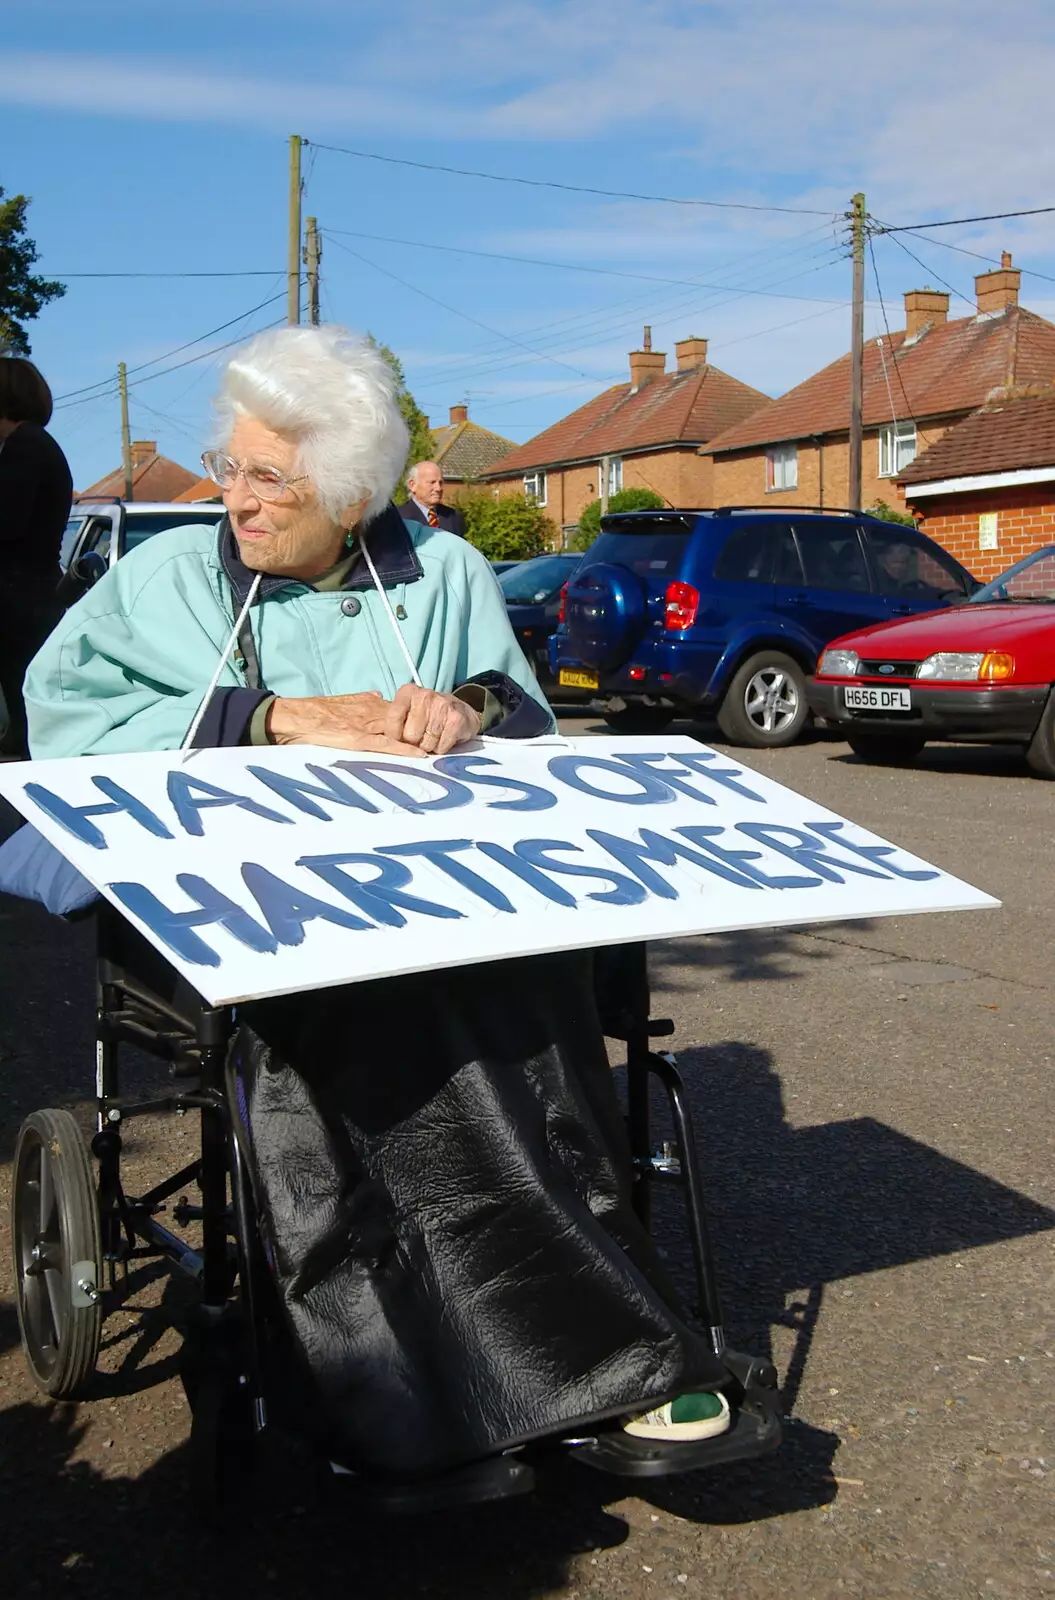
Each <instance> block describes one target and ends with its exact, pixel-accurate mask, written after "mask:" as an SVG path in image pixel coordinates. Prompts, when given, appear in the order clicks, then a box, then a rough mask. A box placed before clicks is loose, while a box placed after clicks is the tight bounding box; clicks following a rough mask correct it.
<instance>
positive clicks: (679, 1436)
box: [623, 1394, 732, 1444]
mask: <svg viewBox="0 0 1055 1600" xmlns="http://www.w3.org/2000/svg"><path fill="white" fill-rule="evenodd" d="M731 1421H732V1417H731V1415H730V1412H729V1402H728V1400H726V1398H725V1396H724V1394H679V1396H678V1398H677V1399H676V1400H668V1401H667V1403H666V1405H662V1406H657V1407H656V1409H655V1411H646V1412H645V1414H644V1415H643V1416H640V1417H631V1419H630V1421H629V1422H624V1423H623V1432H624V1433H629V1434H632V1435H633V1437H634V1438H635V1439H651V1440H652V1441H653V1443H658V1444H689V1443H691V1442H692V1441H693V1440H698V1439H714V1438H716V1437H717V1435H718V1434H720V1433H728V1431H729V1425H730V1423H731Z"/></svg>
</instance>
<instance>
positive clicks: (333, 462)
mask: <svg viewBox="0 0 1055 1600" xmlns="http://www.w3.org/2000/svg"><path fill="white" fill-rule="evenodd" d="M214 404H215V409H216V414H217V418H218V420H219V424H220V427H221V428H222V429H223V438H224V440H226V439H227V438H229V436H230V432H231V429H232V428H233V427H234V424H235V422H236V421H237V419H238V418H239V417H255V418H256V419H257V420H258V421H260V422H263V423H265V424H266V425H267V426H268V427H269V428H274V429H275V431H276V432H281V433H291V434H293V435H294V437H295V438H296V439H297V446H298V447H297V471H298V472H303V473H304V474H305V475H306V476H307V477H308V478H310V480H311V482H312V484H313V485H314V487H315V492H316V494H317V495H318V497H319V500H320V502H321V503H322V505H323V506H324V507H325V509H326V510H327V511H328V512H329V513H330V515H331V516H332V517H334V518H335V519H336V518H339V517H340V516H341V514H342V513H343V512H344V511H345V509H346V508H347V507H348V506H350V505H354V504H355V503H356V502H357V501H359V500H366V501H367V506H366V510H365V511H364V513H363V517H362V521H364V522H368V521H369V520H370V518H371V517H375V516H376V515H377V513H378V512H379V511H380V510H381V509H382V508H383V507H384V506H385V505H386V504H387V503H388V500H389V498H390V497H391V494H392V490H393V489H394V488H395V486H396V484H397V483H398V481H399V475H400V473H401V472H402V470H403V465H404V463H405V461H406V459H407V452H408V450H409V448H410V436H409V434H408V432H407V425H406V423H405V422H404V421H403V417H402V414H401V412H400V409H399V401H398V398H397V393H396V377H395V374H394V373H393V371H392V369H391V367H390V366H389V364H388V362H387V361H386V360H385V358H384V356H383V355H382V354H381V353H380V351H379V350H378V348H377V346H376V345H375V344H374V343H373V341H372V340H370V339H365V338H363V337H362V335H361V334H357V333H349V331H348V330H347V328H340V327H337V326H336V325H335V324H328V325H326V326H324V327H320V328H297V327H289V328H273V329H271V330H270V331H269V332H267V333H259V334H257V336H256V338H255V339H252V340H250V342H249V343H248V344H247V345H244V346H243V348H242V349H241V350H239V351H238V352H237V353H236V354H235V355H234V356H232V357H231V360H230V361H229V362H228V363H227V366H226V368H225V369H224V373H223V378H222V380H221V384H220V390H219V393H218V394H217V396H216V399H215V402H214Z"/></svg>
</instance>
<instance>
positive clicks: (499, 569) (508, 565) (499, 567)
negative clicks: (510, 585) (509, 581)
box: [491, 561, 521, 578]
mask: <svg viewBox="0 0 1055 1600" xmlns="http://www.w3.org/2000/svg"><path fill="white" fill-rule="evenodd" d="M520 565H521V563H520V562H519V561H492V562H491V571H492V572H493V573H494V575H495V577H496V578H500V577H501V576H502V574H503V572H511V571H512V570H513V568H514V567H519V566H520Z"/></svg>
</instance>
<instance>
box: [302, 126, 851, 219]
mask: <svg viewBox="0 0 1055 1600" xmlns="http://www.w3.org/2000/svg"><path fill="white" fill-rule="evenodd" d="M304 143H305V144H310V145H312V146H313V147H314V148H315V149H316V150H328V151H330V152H331V154H333V155H338V156H354V157H355V158H356V159H357V160H359V161H384V162H386V163H387V164H388V165H390V166H394V167H417V168H418V169H419V171H422V172H447V173H450V174H451V175H453V176H454V177H456V178H486V179H487V181H488V182H489V183H519V184H524V185H526V186H527V187H528V188H531V189H563V190H564V191H565V192H567V193H569V194H598V195H603V196H604V197H605V198H606V199H608V200H648V201H652V202H654V203H655V204H657V205H665V206H710V207H713V208H715V209H717V210H720V211H768V212H780V213H781V214H782V215H784V216H796V217H831V216H834V215H835V213H834V212H831V211H817V210H813V209H809V208H807V207H805V206H760V205H751V204H749V203H748V202H747V201H741V200H690V199H685V198H683V197H681V196H677V195H668V194H635V193H634V192H633V191H631V190H625V189H595V188H593V187H592V186H591V185H589V184H583V183H558V182H556V180H555V179H553V178H520V177H514V176H512V175H511V174H510V173H502V172H476V171H474V170H472V169H471V168H467V167H444V166H440V165H439V163H438V162H435V161H411V160H409V159H408V158H407V157H405V156H382V155H378V154H377V152H376V151H374V150H346V149H344V148H343V147H342V146H340V145H336V144H319V143H317V141H316V140H314V139H305V140H304Z"/></svg>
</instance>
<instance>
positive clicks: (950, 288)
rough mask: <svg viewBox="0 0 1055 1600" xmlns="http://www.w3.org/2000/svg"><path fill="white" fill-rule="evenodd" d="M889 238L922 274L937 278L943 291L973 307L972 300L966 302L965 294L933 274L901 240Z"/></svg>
mask: <svg viewBox="0 0 1055 1600" xmlns="http://www.w3.org/2000/svg"><path fill="white" fill-rule="evenodd" d="M890 237H891V239H892V240H893V242H894V244H896V245H897V247H898V249H899V250H904V252H905V254H906V255H907V256H911V257H912V259H913V261H914V262H915V263H916V265H917V267H922V268H923V270H924V272H926V273H927V274H928V275H929V276H930V277H933V278H937V280H938V282H939V283H940V284H941V286H942V288H943V289H948V291H949V293H950V294H954V295H955V296H956V298H957V300H962V301H963V302H964V304H965V305H968V306H973V305H974V301H973V300H968V298H967V296H966V295H965V294H962V293H961V292H960V290H959V289H955V288H953V286H952V284H951V283H948V282H947V281H946V279H945V278H943V277H941V276H940V274H939V273H937V272H935V271H934V268H933V267H928V265H927V263H926V262H925V261H921V260H920V258H919V256H918V255H917V254H916V252H915V251H914V250H910V249H909V247H908V245H907V244H905V243H904V241H903V240H901V239H899V238H898V237H897V236H896V235H895V234H891V235H890Z"/></svg>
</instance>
